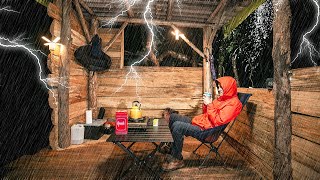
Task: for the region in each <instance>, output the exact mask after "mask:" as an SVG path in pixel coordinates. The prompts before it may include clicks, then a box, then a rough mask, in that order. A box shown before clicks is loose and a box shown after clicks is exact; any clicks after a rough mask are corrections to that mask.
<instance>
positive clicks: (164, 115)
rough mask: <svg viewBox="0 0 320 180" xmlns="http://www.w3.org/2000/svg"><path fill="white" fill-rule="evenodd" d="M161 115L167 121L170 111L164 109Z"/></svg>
mask: <svg viewBox="0 0 320 180" xmlns="http://www.w3.org/2000/svg"><path fill="white" fill-rule="evenodd" d="M163 117H164V119H165V120H166V121H167V123H169V121H170V113H169V112H168V111H164V112H163Z"/></svg>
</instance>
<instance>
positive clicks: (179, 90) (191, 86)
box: [97, 67, 202, 118]
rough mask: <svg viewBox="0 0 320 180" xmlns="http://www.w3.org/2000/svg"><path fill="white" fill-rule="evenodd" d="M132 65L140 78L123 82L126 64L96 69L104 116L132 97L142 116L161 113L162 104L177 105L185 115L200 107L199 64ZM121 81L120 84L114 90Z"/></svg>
mask: <svg viewBox="0 0 320 180" xmlns="http://www.w3.org/2000/svg"><path fill="white" fill-rule="evenodd" d="M135 69H136V70H137V72H138V74H139V77H140V80H138V81H137V82H136V81H135V80H134V79H131V78H129V79H128V80H127V82H126V83H125V84H124V82H125V77H126V74H127V73H128V72H129V67H125V68H124V69H111V70H109V71H108V72H104V73H98V92H97V96H98V98H97V99H98V107H105V108H106V116H107V117H113V118H114V117H115V112H116V111H117V110H129V109H130V108H131V103H132V101H134V100H140V102H141V104H142V106H141V109H142V113H143V116H156V117H161V112H162V110H163V109H164V108H166V107H171V108H174V109H177V110H179V111H180V113H181V114H186V115H194V114H195V113H197V112H196V111H199V110H201V107H200V106H201V94H202V68H181V67H135ZM131 75H132V74H131ZM136 83H137V84H136ZM123 84H124V85H123ZM121 85H123V86H122V88H121V89H120V90H119V91H118V92H116V91H117V89H118V88H120V87H121ZM136 85H137V88H138V89H137V90H136ZM137 93H138V95H139V96H140V97H141V99H139V98H138V95H137Z"/></svg>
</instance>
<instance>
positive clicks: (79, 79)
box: [47, 3, 88, 148]
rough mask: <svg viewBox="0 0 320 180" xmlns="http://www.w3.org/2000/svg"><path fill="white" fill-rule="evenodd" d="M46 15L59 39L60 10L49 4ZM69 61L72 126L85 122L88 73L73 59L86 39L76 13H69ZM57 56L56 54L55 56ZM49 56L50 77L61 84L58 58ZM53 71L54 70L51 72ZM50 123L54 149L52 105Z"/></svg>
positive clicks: (55, 114)
mask: <svg viewBox="0 0 320 180" xmlns="http://www.w3.org/2000/svg"><path fill="white" fill-rule="evenodd" d="M47 11H48V15H49V16H50V17H52V18H53V21H52V24H51V26H50V33H51V35H52V37H60V30H61V10H60V9H59V8H58V7H57V6H56V5H55V4H52V3H50V4H49V6H48V9H47ZM70 23H71V38H72V44H71V50H72V51H71V52H70V54H71V56H70V57H71V61H70V76H69V124H70V125H72V124H74V123H75V122H85V111H86V109H87V86H88V73H87V71H86V70H85V69H84V68H83V67H81V66H80V65H79V64H78V63H77V62H76V61H75V59H74V56H73V53H74V51H75V49H76V48H78V47H79V46H83V45H85V44H86V39H85V37H84V36H83V34H84V33H83V30H82V28H81V25H80V22H79V20H78V18H77V15H76V12H75V11H74V10H72V11H71V22H70ZM56 55H58V54H56ZM56 55H54V54H51V55H50V56H49V57H50V58H49V59H48V67H49V69H51V73H52V74H50V77H52V78H56V80H59V82H60V83H63V79H58V78H57V77H59V72H58V71H57V67H54V66H57V65H59V63H57V61H59V60H60V59H59V57H58V56H56ZM53 69H55V70H53ZM49 102H50V104H55V103H54V98H53V97H52V95H50V97H49ZM51 108H52V109H53V112H52V114H53V115H52V122H53V124H54V129H53V130H52V133H51V135H50V145H51V147H53V148H55V147H56V146H57V144H56V142H57V139H58V138H57V135H58V132H57V125H58V120H57V111H58V109H57V106H54V105H52V106H51Z"/></svg>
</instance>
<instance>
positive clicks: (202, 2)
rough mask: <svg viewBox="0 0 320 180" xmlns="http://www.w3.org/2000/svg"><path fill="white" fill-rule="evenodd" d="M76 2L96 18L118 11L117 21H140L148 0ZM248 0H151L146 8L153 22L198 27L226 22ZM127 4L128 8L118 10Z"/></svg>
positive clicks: (87, 15) (102, 17)
mask: <svg viewBox="0 0 320 180" xmlns="http://www.w3.org/2000/svg"><path fill="white" fill-rule="evenodd" d="M79 2H80V3H81V2H83V3H84V4H86V5H87V7H88V8H89V9H90V10H91V11H92V12H93V13H94V14H95V15H96V16H98V18H99V20H102V21H108V20H110V19H111V18H112V17H115V16H117V15H119V14H122V15H121V16H119V18H118V20H117V21H118V22H124V21H127V22H128V23H139V24H140V23H143V21H142V20H143V13H144V11H145V8H146V7H145V6H146V4H147V2H148V0H137V1H136V2H135V3H133V1H132V0H118V1H115V0H79ZM251 2H252V0H239V1H234V0H180V1H177V0H154V1H153V2H152V4H151V5H150V9H151V11H152V12H153V18H154V21H155V22H156V23H155V24H159V25H170V24H172V23H178V24H179V25H178V24H176V25H177V26H183V27H193V28H202V27H206V26H221V25H223V24H226V23H227V22H228V21H229V20H230V19H232V18H233V17H234V16H235V12H239V11H240V10H242V9H243V8H245V7H246V6H249V5H250V3H251ZM81 5H83V4H82V3H81ZM129 7H130V8H129ZM88 8H85V9H86V11H84V15H85V16H86V17H87V18H89V17H90V16H91V15H92V12H89V11H90V10H89V11H88V10H87V9H88ZM128 8H129V10H128V11H125V12H123V13H121V11H124V10H126V9H128ZM87 11H88V12H89V13H88V12H87ZM137 19H141V20H137ZM193 25H195V26H193Z"/></svg>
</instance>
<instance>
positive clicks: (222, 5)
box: [207, 0, 228, 23]
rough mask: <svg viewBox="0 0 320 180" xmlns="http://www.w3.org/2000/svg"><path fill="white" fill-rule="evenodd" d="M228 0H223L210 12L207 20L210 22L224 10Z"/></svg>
mask: <svg viewBox="0 0 320 180" xmlns="http://www.w3.org/2000/svg"><path fill="white" fill-rule="evenodd" d="M227 1H228V0H221V1H220V3H219V4H218V6H217V7H216V8H215V9H214V11H213V12H212V13H211V14H210V16H209V18H208V20H207V22H208V23H210V22H212V20H213V19H214V18H215V17H216V15H217V14H218V13H219V12H221V11H223V10H224V7H225V6H226V4H227Z"/></svg>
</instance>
